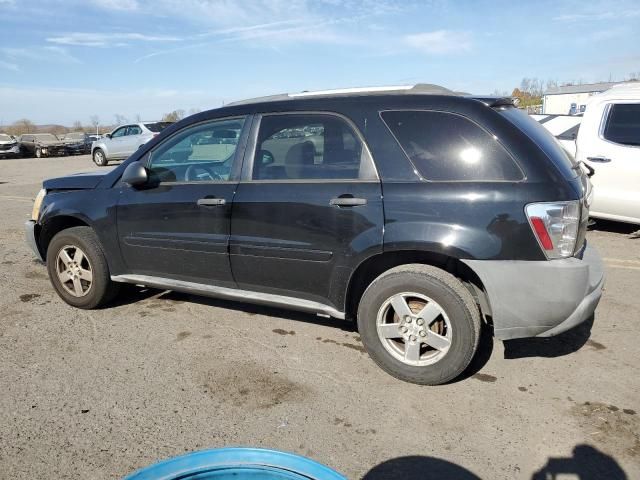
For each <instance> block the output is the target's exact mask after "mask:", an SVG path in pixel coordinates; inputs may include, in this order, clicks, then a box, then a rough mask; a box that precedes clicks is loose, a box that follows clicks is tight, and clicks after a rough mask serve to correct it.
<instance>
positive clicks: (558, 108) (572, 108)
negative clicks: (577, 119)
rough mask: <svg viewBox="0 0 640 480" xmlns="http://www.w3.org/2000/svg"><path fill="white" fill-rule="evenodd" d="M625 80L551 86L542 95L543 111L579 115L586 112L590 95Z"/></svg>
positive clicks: (545, 112)
mask: <svg viewBox="0 0 640 480" xmlns="http://www.w3.org/2000/svg"><path fill="white" fill-rule="evenodd" d="M618 83H623V82H600V83H583V84H582V85H562V86H559V87H552V88H549V89H548V90H547V91H546V92H544V95H543V97H542V102H543V107H542V113H544V114H551V115H554V114H555V115H579V114H581V113H584V109H585V106H586V105H587V102H588V101H589V97H591V96H592V95H596V94H597V93H600V92H604V91H605V90H608V89H610V88H611V87H613V86H614V85H617V84H618Z"/></svg>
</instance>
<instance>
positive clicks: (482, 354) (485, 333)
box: [447, 322, 493, 385]
mask: <svg viewBox="0 0 640 480" xmlns="http://www.w3.org/2000/svg"><path fill="white" fill-rule="evenodd" d="M492 354H493V327H492V326H491V325H490V324H488V323H484V322H483V323H482V327H481V328H480V340H479V341H478V349H477V350H476V353H475V354H474V356H473V358H472V359H471V363H469V366H468V367H467V368H466V369H465V370H464V372H462V373H461V374H460V375H458V376H457V377H456V378H454V379H453V380H451V381H450V382H447V385H450V384H453V383H458V382H461V381H463V380H466V379H467V378H470V377H473V376H474V375H475V374H476V373H478V372H480V370H482V369H483V368H484V366H485V365H486V364H487V362H488V361H489V359H490V358H491V355H492Z"/></svg>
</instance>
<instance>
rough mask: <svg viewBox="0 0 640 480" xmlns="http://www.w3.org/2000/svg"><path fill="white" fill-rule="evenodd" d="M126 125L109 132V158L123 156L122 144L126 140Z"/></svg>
mask: <svg viewBox="0 0 640 480" xmlns="http://www.w3.org/2000/svg"><path fill="white" fill-rule="evenodd" d="M128 129H129V127H128V126H124V127H120V128H118V129H116V130H114V131H113V133H112V134H111V138H110V139H109V145H108V150H109V156H110V157H111V158H114V157H115V158H118V157H123V156H124V154H123V152H124V148H125V147H124V144H125V142H126V140H127V130H128Z"/></svg>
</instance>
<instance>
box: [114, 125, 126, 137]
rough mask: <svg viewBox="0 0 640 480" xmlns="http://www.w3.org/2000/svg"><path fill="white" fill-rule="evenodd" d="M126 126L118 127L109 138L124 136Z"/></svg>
mask: <svg viewBox="0 0 640 480" xmlns="http://www.w3.org/2000/svg"><path fill="white" fill-rule="evenodd" d="M127 128H128V127H120V128H119V129H117V130H116V131H115V132H113V133H112V134H111V138H118V137H124V136H125V135H126V134H127Z"/></svg>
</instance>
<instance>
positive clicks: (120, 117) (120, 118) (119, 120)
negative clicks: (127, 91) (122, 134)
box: [114, 113, 128, 125]
mask: <svg viewBox="0 0 640 480" xmlns="http://www.w3.org/2000/svg"><path fill="white" fill-rule="evenodd" d="M114 117H115V118H116V125H122V124H123V123H127V121H128V120H127V117H125V116H124V115H121V114H119V113H116V114H115V115H114Z"/></svg>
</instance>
